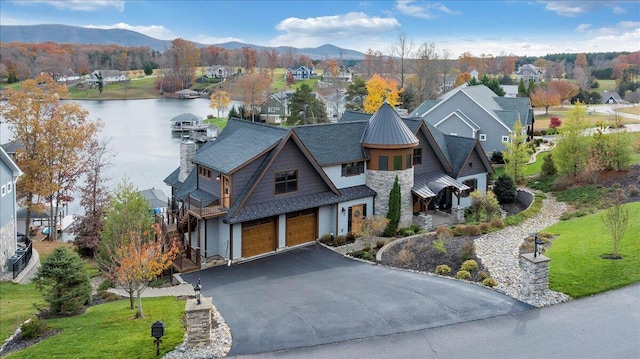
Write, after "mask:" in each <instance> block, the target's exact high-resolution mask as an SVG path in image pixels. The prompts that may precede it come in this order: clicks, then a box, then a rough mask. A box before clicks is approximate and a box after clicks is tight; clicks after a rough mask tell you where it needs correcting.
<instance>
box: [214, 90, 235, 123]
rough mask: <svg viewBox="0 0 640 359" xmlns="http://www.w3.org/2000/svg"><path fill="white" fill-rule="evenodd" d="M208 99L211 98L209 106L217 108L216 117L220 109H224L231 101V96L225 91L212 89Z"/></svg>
mask: <svg viewBox="0 0 640 359" xmlns="http://www.w3.org/2000/svg"><path fill="white" fill-rule="evenodd" d="M209 99H210V100H211V103H210V104H209V107H210V108H212V109H217V110H218V117H220V111H224V109H226V108H227V106H229V104H230V103H231V97H229V94H228V93H227V91H214V92H213V93H211V96H209Z"/></svg>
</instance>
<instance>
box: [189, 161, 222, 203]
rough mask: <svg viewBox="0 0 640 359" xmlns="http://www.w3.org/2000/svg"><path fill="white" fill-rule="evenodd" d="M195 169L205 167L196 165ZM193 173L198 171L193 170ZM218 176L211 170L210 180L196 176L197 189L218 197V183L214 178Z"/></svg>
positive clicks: (216, 172) (217, 173)
mask: <svg viewBox="0 0 640 359" xmlns="http://www.w3.org/2000/svg"><path fill="white" fill-rule="evenodd" d="M197 167H205V166H200V165H198V166H197ZM205 168H207V167H205ZM194 171H198V168H196V169H194ZM219 174H220V172H218V171H214V170H211V178H205V177H202V176H200V175H198V188H199V189H201V190H204V191H206V192H208V193H212V194H215V195H216V196H219V195H220V181H218V180H216V177H218V175H219Z"/></svg>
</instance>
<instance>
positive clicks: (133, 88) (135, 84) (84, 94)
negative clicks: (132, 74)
mask: <svg viewBox="0 0 640 359" xmlns="http://www.w3.org/2000/svg"><path fill="white" fill-rule="evenodd" d="M156 80H157V79H156V78H155V77H145V78H136V79H132V80H131V81H129V82H126V83H124V82H119V83H110V84H107V85H105V86H104V88H103V91H102V93H100V92H99V91H98V89H97V88H94V89H79V88H76V87H75V86H70V87H69V97H71V98H72V99H74V100H85V99H95V100H100V99H102V100H107V99H118V100H121V99H140V98H157V97H160V90H157V89H156V88H155V83H156Z"/></svg>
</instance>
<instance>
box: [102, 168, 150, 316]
mask: <svg viewBox="0 0 640 359" xmlns="http://www.w3.org/2000/svg"><path fill="white" fill-rule="evenodd" d="M152 224H153V217H152V216H151V214H150V213H149V205H148V203H147V201H146V200H145V199H144V197H143V196H142V195H141V194H140V192H138V190H137V189H135V188H134V187H133V185H132V184H130V183H129V182H128V181H127V180H126V179H124V180H123V181H122V182H121V183H119V184H118V186H117V188H116V191H115V193H113V195H112V197H111V200H110V201H109V206H108V208H107V211H106V219H105V221H104V226H103V229H102V232H101V233H100V245H99V246H98V251H97V253H96V260H97V261H98V265H99V266H100V269H101V270H102V272H103V273H105V274H106V275H110V276H114V275H115V273H116V272H117V271H118V268H120V265H121V261H122V259H123V257H122V256H120V253H119V252H118V249H119V248H122V247H127V246H128V245H129V243H130V242H131V241H132V240H133V239H135V240H138V239H139V240H140V241H141V242H144V243H149V242H153V241H154V239H155V233H154V232H153V231H151V228H152V227H151V225H152ZM123 289H124V290H125V291H127V293H128V294H129V301H130V305H131V309H134V305H133V294H134V292H135V290H136V288H135V287H132V286H123Z"/></svg>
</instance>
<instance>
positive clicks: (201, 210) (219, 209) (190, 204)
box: [185, 196, 229, 218]
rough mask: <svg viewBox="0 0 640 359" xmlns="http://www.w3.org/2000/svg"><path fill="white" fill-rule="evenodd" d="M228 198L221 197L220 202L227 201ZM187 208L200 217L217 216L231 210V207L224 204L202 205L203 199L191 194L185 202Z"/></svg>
mask: <svg viewBox="0 0 640 359" xmlns="http://www.w3.org/2000/svg"><path fill="white" fill-rule="evenodd" d="M226 200H227V198H222V199H220V202H222V203H224V202H226ZM185 207H186V210H187V211H189V212H191V213H192V214H194V215H195V216H197V217H198V218H204V217H217V216H222V215H224V214H227V212H229V208H227V207H225V206H222V205H220V204H213V205H209V206H205V207H203V206H202V201H201V200H198V199H194V198H191V196H189V197H188V198H187V202H186V203H185Z"/></svg>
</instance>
